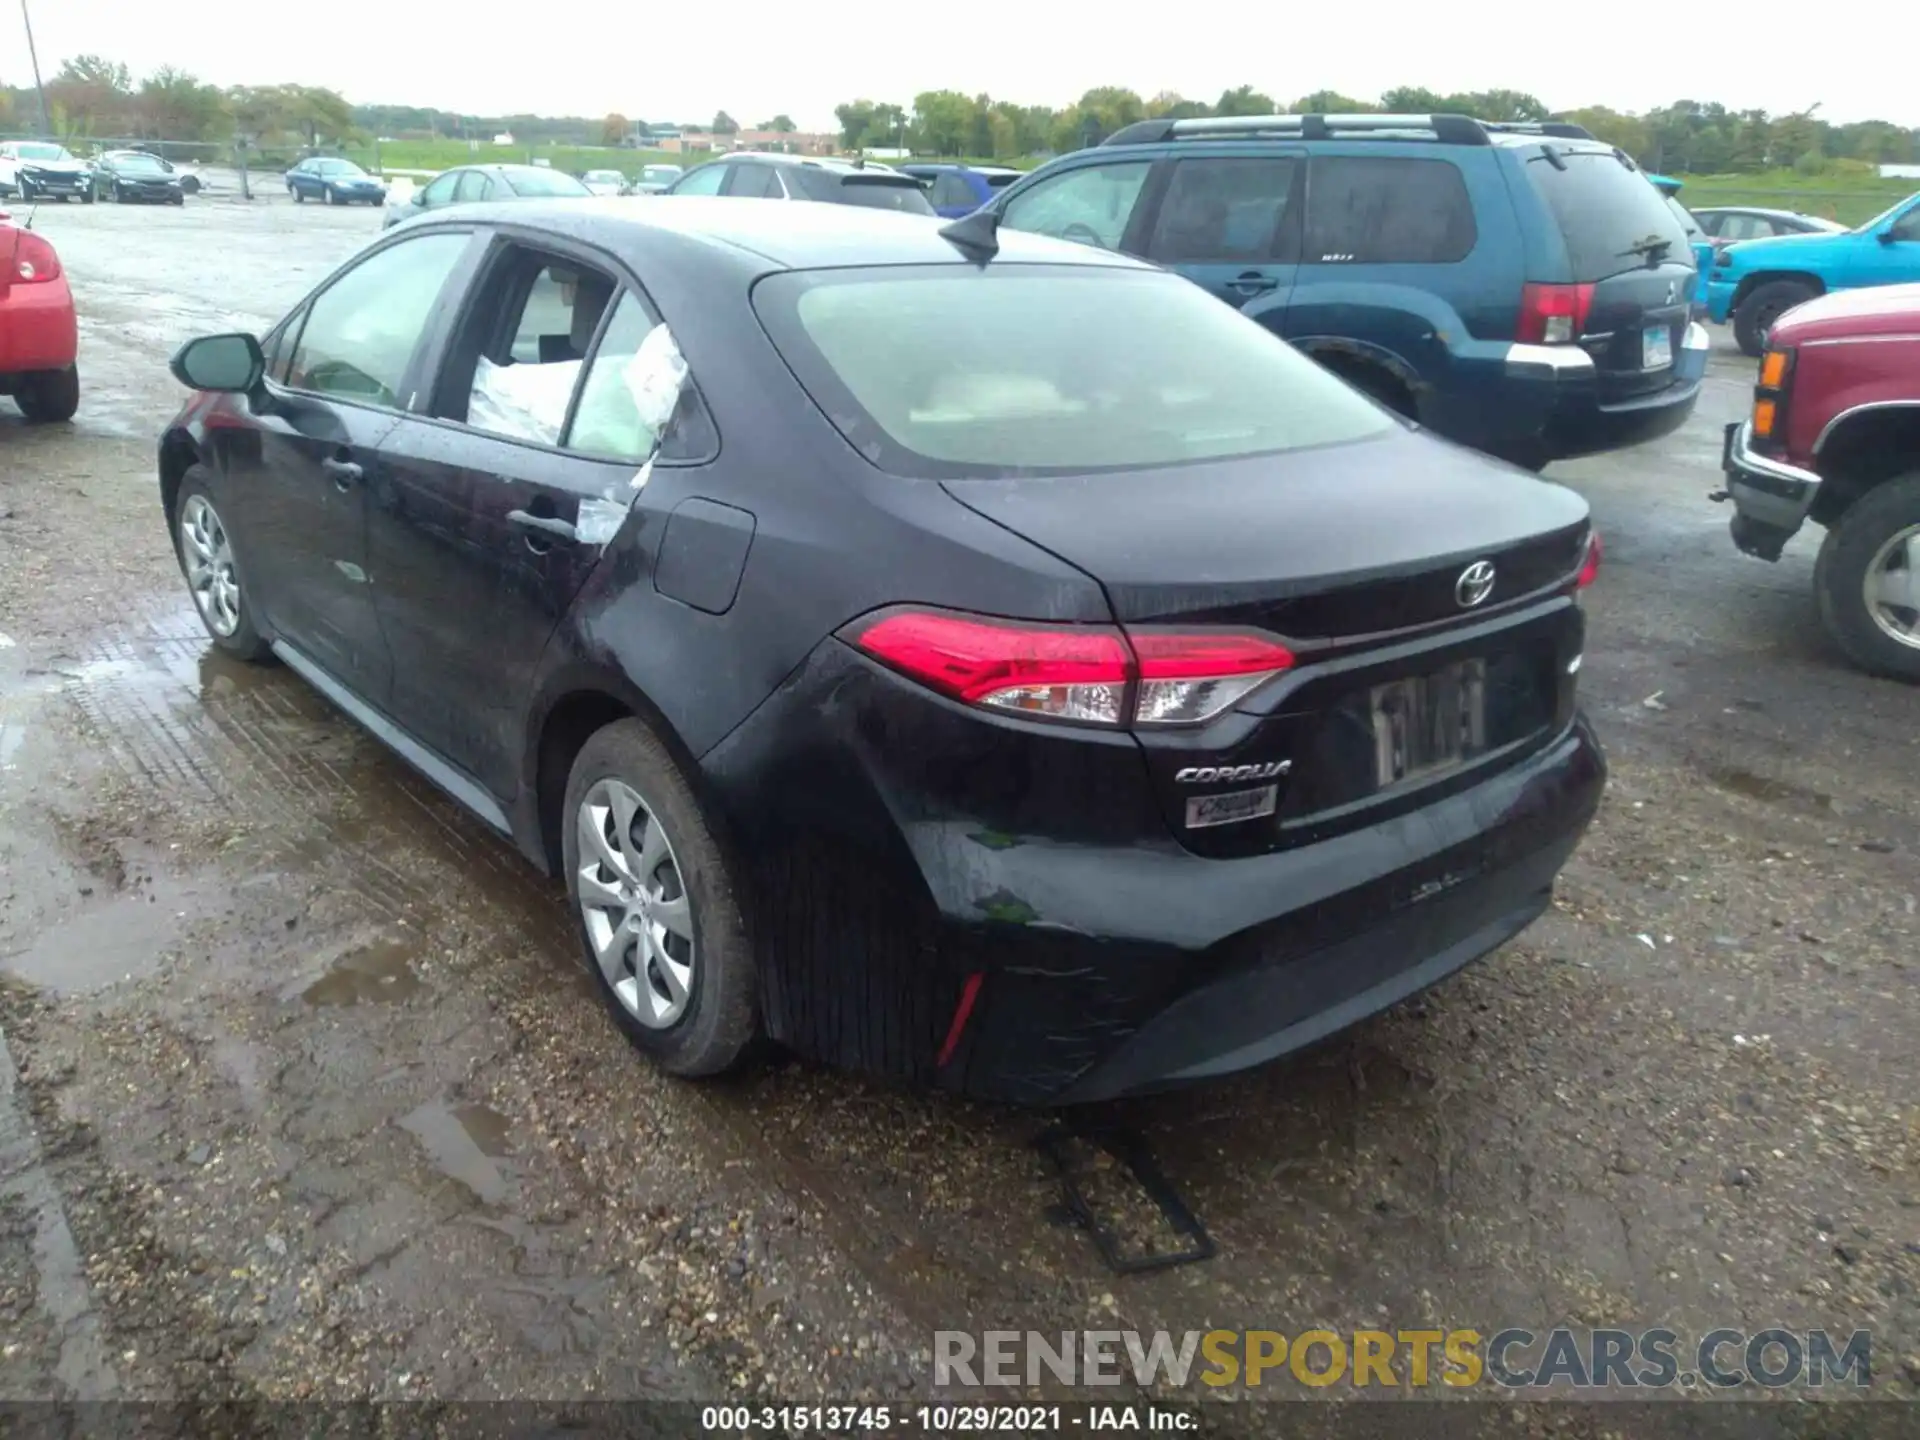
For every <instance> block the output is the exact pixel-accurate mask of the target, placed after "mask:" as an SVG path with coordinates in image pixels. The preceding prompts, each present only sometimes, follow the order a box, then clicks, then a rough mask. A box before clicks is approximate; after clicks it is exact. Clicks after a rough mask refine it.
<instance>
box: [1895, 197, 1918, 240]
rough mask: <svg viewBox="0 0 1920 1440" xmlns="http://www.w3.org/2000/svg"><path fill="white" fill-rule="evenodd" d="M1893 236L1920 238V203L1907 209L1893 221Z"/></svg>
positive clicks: (1904, 238)
mask: <svg viewBox="0 0 1920 1440" xmlns="http://www.w3.org/2000/svg"><path fill="white" fill-rule="evenodd" d="M1893 238H1894V239H1896V240H1920V205H1916V206H1914V207H1913V209H1911V210H1909V211H1907V213H1906V214H1904V215H1902V216H1901V217H1900V218H1899V219H1898V220H1896V221H1894V222H1893Z"/></svg>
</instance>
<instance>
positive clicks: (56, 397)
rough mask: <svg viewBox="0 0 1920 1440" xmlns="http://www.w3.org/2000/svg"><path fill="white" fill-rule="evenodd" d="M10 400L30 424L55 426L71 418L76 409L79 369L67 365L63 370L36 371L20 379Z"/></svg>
mask: <svg viewBox="0 0 1920 1440" xmlns="http://www.w3.org/2000/svg"><path fill="white" fill-rule="evenodd" d="M13 403H14V404H16V405H18V406H19V407H20V413H21V414H22V415H24V416H26V417H27V420H28V423H30V424H34V425H59V424H61V423H63V422H65V421H68V420H71V419H72V418H73V415H74V412H75V411H76V410H78V409H79V408H80V372H79V371H78V370H77V369H75V368H74V367H73V366H71V365H69V366H67V368H66V369H64V370H36V371H34V372H33V373H32V374H31V375H27V376H24V377H22V378H21V380H20V381H19V383H18V385H17V387H16V388H15V390H14V392H13Z"/></svg>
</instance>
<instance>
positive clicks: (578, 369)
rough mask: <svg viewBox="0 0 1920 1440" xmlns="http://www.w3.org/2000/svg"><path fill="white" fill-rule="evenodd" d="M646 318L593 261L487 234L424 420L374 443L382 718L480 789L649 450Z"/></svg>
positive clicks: (505, 765)
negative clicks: (640, 398)
mask: <svg viewBox="0 0 1920 1440" xmlns="http://www.w3.org/2000/svg"><path fill="white" fill-rule="evenodd" d="M654 325H655V319H654V316H653V315H652V313H651V311H650V310H649V309H648V307H647V306H646V304H645V303H644V302H643V301H642V300H641V299H640V297H639V296H638V295H637V294H635V293H634V292H633V291H632V290H630V289H625V288H623V287H622V286H621V285H620V283H619V282H618V281H617V280H616V278H615V277H614V275H613V274H612V272H611V270H610V269H607V268H603V267H601V266H598V265H595V264H593V263H591V262H590V261H584V262H583V261H582V260H581V259H579V258H577V257H573V256H564V255H558V254H553V253H549V252H546V251H544V250H538V249H534V248H530V247H528V246H524V245H521V244H518V243H506V242H500V243H498V244H497V246H496V250H495V252H494V254H493V255H492V256H491V258H490V259H489V262H488V264H487V267H486V270H485V272H484V274H483V277H482V279H481V280H480V281H479V283H478V284H477V286H476V287H475V289H474V291H473V293H472V297H471V299H470V300H469V303H468V304H467V306H466V307H465V310H464V312H463V315H462V317H461V319H460V321H459V322H458V324H457V325H456V326H455V328H454V330H453V332H452V339H451V341H450V343H449V345H448V348H447V353H446V356H445V359H444V360H443V362H442V363H441V364H440V366H439V378H438V379H437V380H436V381H435V383H434V385H433V388H432V391H431V394H430V395H429V397H428V398H427V401H426V403H425V404H424V405H423V406H422V407H421V408H422V410H423V411H424V412H425V413H421V414H416V415H413V416H410V417H409V418H407V419H406V420H404V421H403V422H402V423H401V424H400V426H399V427H398V428H397V429H396V430H395V431H394V432H393V433H392V434H391V435H390V436H389V437H388V438H387V440H386V442H385V443H384V444H383V446H382V449H381V456H380V462H381V463H380V480H379V482H378V484H377V485H376V487H375V488H374V491H373V494H372V508H371V512H370V514H371V524H372V530H371V554H372V564H373V566H374V568H375V570H376V573H378V574H379V575H380V576H381V577H382V582H383V583H382V584H381V585H380V586H379V587H378V589H377V591H376V600H377V603H378V607H379V613H380V622H381V628H382V630H383V632H384V633H385V635H386V637H387V641H388V644H389V645H390V646H391V648H392V652H393V658H394V666H395V671H394V686H393V715H394V718H395V719H396V720H398V721H399V722H400V723H401V725H403V726H404V727H406V729H407V730H408V731H409V732H411V733H412V734H414V735H415V736H416V737H418V738H419V739H420V740H422V741H424V742H425V743H426V744H428V745H430V746H432V747H433V748H434V749H435V750H437V751H439V752H440V754H441V755H442V756H443V757H444V758H445V759H447V760H449V761H451V762H452V763H453V764H454V765H456V766H458V767H459V768H460V769H461V770H463V771H465V772H466V774H467V775H469V776H470V777H472V778H473V779H474V780H477V781H478V782H479V783H480V784H481V785H482V786H483V787H485V788H486V789H487V790H489V791H491V792H492V793H493V794H495V795H500V796H505V795H510V794H512V793H513V792H514V790H515V788H516V786H517V784H518V778H517V765H518V761H519V740H520V734H521V726H522V724H523V720H524V714H525V708H526V701H527V696H528V693H529V691H530V690H531V687H532V683H533V674H534V670H535V667H536V666H537V664H538V663H539V660H540V656H541V653H542V651H543V650H544V649H545V647H546V644H547V641H548V639H549V638H550V637H551V636H552V634H553V631H554V628H555V627H556V626H557V625H558V624H559V622H560V620H561V618H562V617H563V616H564V615H565V613H566V610H567V607H568V606H569V605H570V604H571V603H572V601H573V598H574V596H575V595H576V594H578V593H579V590H580V587H581V586H582V585H583V584H584V583H585V582H586V579H587V576H588V575H589V574H590V573H591V572H592V570H593V567H594V565H595V564H597V563H598V561H599V559H600V556H601V554H602V552H603V550H604V548H605V546H606V545H607V544H608V543H610V542H611V541H612V539H613V537H614V535H615V534H616V533H617V531H618V529H619V527H620V525H621V524H622V523H623V522H624V520H625V518H626V515H627V511H628V509H629V507H630V506H631V505H632V503H633V501H634V500H635V499H637V498H638V495H639V487H638V486H637V485H636V484H635V480H636V477H637V476H638V475H639V473H640V470H641V467H642V466H643V465H644V464H645V463H646V462H647V460H648V458H649V457H650V456H651V455H652V453H653V450H654V448H655V447H654V440H655V435H656V433H657V432H658V430H659V429H660V428H661V427H660V425H654V424H648V423H645V422H643V421H642V420H641V418H640V417H639V415H638V412H637V411H636V409H635V405H634V401H633V398H632V392H631V390H630V389H629V388H628V384H627V375H626V370H627V367H628V366H629V365H631V364H633V363H636V360H635V357H636V356H637V355H639V352H640V349H641V343H642V341H643V340H644V339H645V338H646V336H647V334H648V332H649V331H651V330H652V329H653V328H654ZM662 338H664V337H662ZM653 353H654V352H652V351H649V357H651V356H652V354H653ZM662 423H664V422H662Z"/></svg>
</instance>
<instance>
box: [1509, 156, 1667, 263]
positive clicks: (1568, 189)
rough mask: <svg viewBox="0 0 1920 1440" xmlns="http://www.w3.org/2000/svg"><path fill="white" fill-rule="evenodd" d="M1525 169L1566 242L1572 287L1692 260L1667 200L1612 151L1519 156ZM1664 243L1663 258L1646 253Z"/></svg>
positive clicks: (1650, 252) (1661, 255)
mask: <svg viewBox="0 0 1920 1440" xmlns="http://www.w3.org/2000/svg"><path fill="white" fill-rule="evenodd" d="M1521 155H1522V157H1523V158H1522V160H1521V168H1522V169H1524V170H1525V172H1526V176H1527V181H1528V183H1529V184H1531V185H1532V186H1533V190H1534V193H1535V194H1536V195H1538V196H1539V197H1540V198H1541V199H1542V200H1543V201H1545V202H1546V206H1547V210H1548V212H1549V213H1550V214H1551V215H1552V216H1553V218H1554V220H1555V222H1556V223H1557V224H1558V225H1559V227H1560V235H1561V238H1562V239H1563V240H1565V241H1566V246H1567V260H1568V262H1569V264H1570V265H1571V267H1572V270H1573V273H1572V274H1571V275H1568V276H1567V277H1566V278H1567V279H1568V280H1570V281H1572V282H1573V283H1575V284H1589V283H1591V282H1593V281H1595V280H1605V279H1607V278H1608V277H1609V276H1612V275H1619V274H1621V273H1622V272H1624V271H1627V270H1634V269H1639V268H1642V267H1644V266H1645V265H1646V263H1647V258H1648V256H1649V254H1652V255H1654V256H1655V257H1656V258H1657V259H1658V260H1659V261H1661V262H1665V261H1669V260H1674V261H1680V260H1685V259H1686V258H1687V249H1688V246H1687V236H1686V232H1685V231H1684V230H1682V229H1681V228H1680V222H1679V221H1677V220H1676V219H1674V217H1673V212H1672V211H1671V210H1670V209H1668V208H1667V197H1666V196H1664V195H1662V194H1661V193H1660V192H1659V191H1658V190H1656V189H1654V188H1653V186H1651V185H1649V184H1648V183H1647V177H1646V176H1645V175H1643V174H1641V173H1640V172H1639V171H1638V170H1635V169H1632V168H1630V167H1629V166H1627V165H1625V164H1623V163H1622V162H1621V160H1620V158H1619V157H1618V156H1616V155H1615V154H1614V153H1613V152H1612V151H1611V150H1589V151H1578V150H1553V151H1551V152H1550V151H1549V148H1548V147H1547V146H1544V145H1542V146H1540V147H1539V148H1538V149H1533V150H1523V151H1522V152H1521ZM1661 240H1664V241H1666V242H1667V247H1668V248H1667V249H1666V251H1665V252H1664V253H1662V252H1660V251H1657V250H1654V251H1650V250H1649V249H1648V248H1647V247H1648V244H1649V242H1650V241H1661Z"/></svg>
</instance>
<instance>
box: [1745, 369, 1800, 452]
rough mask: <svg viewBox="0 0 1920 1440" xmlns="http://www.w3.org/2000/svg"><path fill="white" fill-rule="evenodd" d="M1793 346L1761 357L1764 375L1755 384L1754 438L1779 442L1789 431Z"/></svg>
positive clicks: (1775, 443) (1771, 442) (1761, 371)
mask: <svg viewBox="0 0 1920 1440" xmlns="http://www.w3.org/2000/svg"><path fill="white" fill-rule="evenodd" d="M1793 357H1794V352H1793V351H1791V350H1769V351H1767V353H1766V354H1764V355H1762V356H1761V357H1760V378H1759V381H1758V382H1757V383H1756V384H1755V385H1754V387H1753V417H1752V420H1751V422H1750V428H1751V430H1752V433H1753V438H1754V439H1755V440H1756V441H1759V442H1760V443H1762V444H1766V445H1777V444H1779V443H1780V442H1781V440H1782V439H1783V437H1784V436H1785V435H1786V431H1787V424H1786V420H1787V395H1788V388H1789V387H1788V382H1789V381H1790V380H1792V378H1793Z"/></svg>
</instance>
